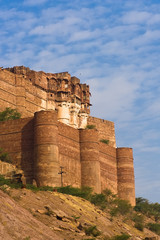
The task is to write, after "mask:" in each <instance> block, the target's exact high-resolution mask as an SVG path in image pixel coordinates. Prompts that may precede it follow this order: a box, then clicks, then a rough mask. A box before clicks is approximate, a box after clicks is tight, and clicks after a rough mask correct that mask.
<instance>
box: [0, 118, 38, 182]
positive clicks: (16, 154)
mask: <svg viewBox="0 0 160 240" xmlns="http://www.w3.org/2000/svg"><path fill="white" fill-rule="evenodd" d="M0 147H1V148H3V150H4V151H5V152H8V153H9V156H10V158H11V159H12V162H13V164H15V165H16V166H17V167H18V168H21V169H22V170H23V171H24V175H25V177H26V179H27V182H28V183H31V182H32V179H33V118H26V119H17V120H14V121H13V120H10V121H7V122H0Z"/></svg>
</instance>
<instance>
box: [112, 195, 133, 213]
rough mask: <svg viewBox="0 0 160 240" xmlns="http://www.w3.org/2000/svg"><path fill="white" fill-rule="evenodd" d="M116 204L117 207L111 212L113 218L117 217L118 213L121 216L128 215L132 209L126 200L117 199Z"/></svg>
mask: <svg viewBox="0 0 160 240" xmlns="http://www.w3.org/2000/svg"><path fill="white" fill-rule="evenodd" d="M114 203H115V204H116V207H113V208H112V209H111V211H110V214H111V216H116V215H117V214H118V213H120V214H121V215H126V214H128V213H130V211H131V209H132V206H131V205H130V203H129V202H128V201H126V200H122V199H118V198H117V199H116V200H115V201H114Z"/></svg>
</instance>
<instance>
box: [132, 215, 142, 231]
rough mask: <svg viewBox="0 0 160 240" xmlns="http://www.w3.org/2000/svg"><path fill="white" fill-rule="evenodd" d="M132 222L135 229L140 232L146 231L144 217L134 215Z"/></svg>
mask: <svg viewBox="0 0 160 240" xmlns="http://www.w3.org/2000/svg"><path fill="white" fill-rule="evenodd" d="M132 220H133V221H134V222H135V225H134V227H135V228H137V229H138V230H140V231H143V229H144V217H143V216H142V215H138V214H136V213H134V215H133V216H132Z"/></svg>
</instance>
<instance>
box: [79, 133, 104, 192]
mask: <svg viewBox="0 0 160 240" xmlns="http://www.w3.org/2000/svg"><path fill="white" fill-rule="evenodd" d="M79 131H80V151H81V152H80V156H81V185H82V186H88V187H91V188H93V191H94V192H96V193H101V176H100V162H99V142H98V131H97V130H96V129H80V130H79Z"/></svg>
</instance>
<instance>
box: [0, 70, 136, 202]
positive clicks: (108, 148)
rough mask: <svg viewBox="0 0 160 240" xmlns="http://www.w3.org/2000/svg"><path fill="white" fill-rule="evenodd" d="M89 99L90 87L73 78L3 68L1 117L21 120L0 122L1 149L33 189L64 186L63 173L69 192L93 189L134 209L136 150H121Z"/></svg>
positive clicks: (0, 74)
mask: <svg viewBox="0 0 160 240" xmlns="http://www.w3.org/2000/svg"><path fill="white" fill-rule="evenodd" d="M89 96H90V92H89V86H88V85H86V84H80V80H79V79H78V78H76V77H71V75H70V74H69V73H68V72H64V73H56V74H52V73H44V72H42V71H41V72H35V71H33V70H30V69H29V68H25V67H23V66H21V67H13V68H7V69H2V68H0V111H3V110H4V109H5V108H6V107H11V108H16V109H17V110H18V111H19V112H20V113H21V114H22V119H18V120H14V121H7V122H0V147H1V148H3V149H4V150H5V151H6V152H8V153H9V155H10V156H11V159H12V161H13V164H15V165H16V167H18V168H21V169H22V170H23V172H24V176H25V178H26V181H27V182H28V183H32V181H33V179H35V180H36V182H37V184H38V185H51V186H60V184H61V183H60V182H61V181H60V180H61V179H60V174H59V171H60V167H63V169H64V172H65V173H64V174H63V184H64V186H67V185H72V186H74V187H81V186H90V187H92V188H93V189H94V191H95V192H97V193H99V192H101V191H103V190H104V189H105V188H109V189H111V190H112V192H114V193H115V194H118V195H119V197H121V198H122V199H127V200H129V201H130V202H131V203H132V205H134V204H135V186H134V167H133V152H132V149H131V148H116V140H115V129H114V123H113V122H111V121H107V120H103V119H99V118H95V117H92V116H89V112H90V105H91V104H90V99H89ZM87 124H88V125H95V129H85V127H86V125H87ZM101 140H108V144H105V143H103V142H101Z"/></svg>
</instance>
